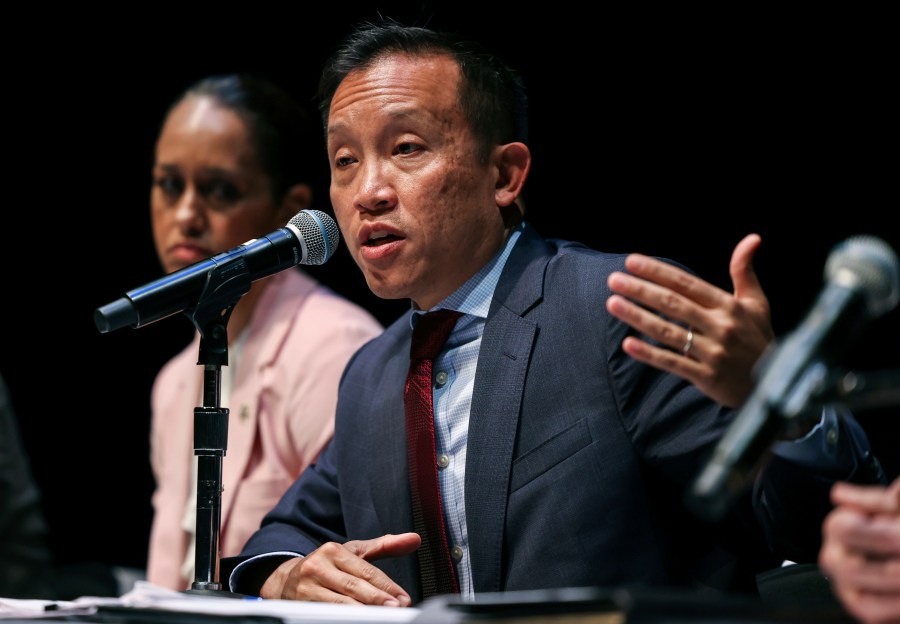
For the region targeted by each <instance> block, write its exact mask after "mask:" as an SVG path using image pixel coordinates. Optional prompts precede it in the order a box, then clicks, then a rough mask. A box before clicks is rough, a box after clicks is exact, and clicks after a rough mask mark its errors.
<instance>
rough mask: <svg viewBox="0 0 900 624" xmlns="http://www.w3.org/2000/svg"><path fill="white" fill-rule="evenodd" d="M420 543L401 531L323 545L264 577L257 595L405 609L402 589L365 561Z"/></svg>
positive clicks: (407, 550) (406, 550) (408, 549)
mask: <svg viewBox="0 0 900 624" xmlns="http://www.w3.org/2000/svg"><path fill="white" fill-rule="evenodd" d="M421 542H422V540H421V538H420V537H419V535H418V534H417V533H401V534H399V535H383V536H381V537H379V538H376V539H371V540H352V541H349V542H346V543H345V544H338V543H336V542H329V543H327V544H323V545H321V546H320V547H319V548H317V549H316V550H314V551H313V552H311V553H310V554H309V555H307V556H305V557H297V558H295V559H289V560H287V561H285V562H284V563H282V564H281V565H280V566H279V567H278V568H276V570H275V571H274V572H273V573H272V574H271V575H270V576H269V578H268V579H266V582H265V583H264V584H263V586H262V589H261V590H260V596H261V597H263V598H279V599H287V600H312V601H316V602H336V603H343V604H359V605H379V606H387V607H408V606H410V605H411V604H412V600H411V599H410V597H409V594H408V593H407V592H406V590H404V589H403V588H402V587H400V586H399V585H397V584H396V583H395V582H394V581H392V580H391V578H390V577H389V576H388V575H387V574H385V573H384V572H382V571H381V570H380V569H378V568H376V567H375V566H374V565H372V564H371V563H369V562H370V561H374V560H376V559H382V558H385V557H400V556H403V555H408V554H410V553H412V552H414V551H415V550H416V549H417V548H418V547H419V546H420V544H421Z"/></svg>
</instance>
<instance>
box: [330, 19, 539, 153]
mask: <svg viewBox="0 0 900 624" xmlns="http://www.w3.org/2000/svg"><path fill="white" fill-rule="evenodd" d="M397 52H400V53H404V54H410V55H414V56H421V55H428V54H443V55H447V56H450V57H452V58H453V59H454V60H455V61H456V63H457V64H458V65H459V68H460V71H461V72H462V80H461V81H460V90H459V101H460V104H461V106H462V110H463V114H464V115H465V116H466V118H467V119H468V121H469V124H470V126H471V129H472V132H473V134H474V135H475V138H476V140H477V141H478V144H479V157H480V158H481V159H482V160H484V159H486V158H487V155H488V153H489V152H490V150H491V149H492V148H493V146H495V145H499V144H503V143H511V142H514V141H521V142H523V143H527V142H528V113H527V97H526V95H525V85H524V83H523V81H522V78H521V77H520V76H519V75H518V73H517V72H516V71H515V70H513V69H512V68H511V67H509V66H508V65H507V64H506V63H505V62H503V61H502V60H501V59H500V58H498V57H497V56H495V55H493V54H491V53H489V52H488V51H487V50H485V48H484V47H483V46H481V45H480V44H479V43H477V42H474V41H471V40H469V39H466V38H464V37H462V36H459V35H456V34H454V33H450V32H440V31H436V30H431V29H428V28H424V27H419V26H404V25H401V24H399V23H397V22H395V21H392V20H390V19H387V20H384V21H382V22H380V23H371V22H365V23H363V24H360V25H358V26H357V27H356V28H355V29H354V30H353V31H352V33H351V34H350V35H349V36H348V37H347V38H346V39H345V40H344V42H343V44H342V45H341V46H340V47H339V48H338V50H337V51H336V52H335V53H334V54H333V55H332V57H331V58H330V59H329V60H328V62H327V63H326V64H325V67H324V69H323V71H322V75H321V77H320V79H319V88H318V94H317V97H318V101H319V113H320V114H321V116H322V123H323V124H327V123H328V111H329V108H330V107H331V99H332V98H333V97H334V92H335V91H336V90H337V88H338V85H340V83H341V81H342V80H343V79H344V78H345V77H346V76H347V74H349V73H350V72H352V71H355V70H359V69H364V68H366V67H368V66H369V65H371V64H372V63H373V62H374V61H375V60H376V59H378V58H379V57H381V56H383V55H385V54H389V53H397Z"/></svg>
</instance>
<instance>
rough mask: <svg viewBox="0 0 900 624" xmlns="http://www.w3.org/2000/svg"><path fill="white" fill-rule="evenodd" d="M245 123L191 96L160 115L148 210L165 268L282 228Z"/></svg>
mask: <svg viewBox="0 0 900 624" xmlns="http://www.w3.org/2000/svg"><path fill="white" fill-rule="evenodd" d="M251 138H252V137H251V136H250V134H249V132H248V129H247V126H246V125H245V123H244V121H243V120H242V119H241V118H240V117H239V116H238V115H237V114H236V113H235V112H234V111H232V110H229V109H227V108H223V107H221V106H220V105H218V104H217V103H216V102H215V101H214V100H213V99H211V98H209V97H205V96H193V97H188V98H187V99H185V100H183V101H182V102H180V103H179V104H178V105H177V106H176V107H175V108H174V109H173V110H172V111H171V112H170V114H169V116H168V117H167V118H166V121H165V124H164V126H163V129H162V131H161V132H160V135H159V138H158V140H157V143H156V159H155V162H154V165H153V189H152V192H151V196H150V214H151V219H152V225H153V239H154V243H155V244H156V252H157V254H158V256H159V259H160V262H161V264H162V266H163V268H164V269H165V271H166V273H171V272H172V271H176V270H178V269H181V268H184V267H186V266H188V265H190V264H193V263H195V262H198V261H200V260H204V259H206V258H208V257H210V256H214V255H216V254H219V253H222V252H224V251H228V250H230V249H233V248H234V247H237V246H238V245H241V244H242V243H245V242H247V241H248V240H250V239H253V238H257V237H259V236H263V235H265V234H268V233H269V232H271V231H273V230H275V229H277V228H279V227H281V226H283V225H284V222H285V221H286V218H283V215H282V214H281V212H282V211H280V210H279V209H278V206H276V205H275V202H274V199H273V197H272V192H271V188H270V180H269V177H268V175H267V174H266V173H265V172H264V171H263V170H262V168H261V166H260V163H259V161H258V158H257V155H256V153H255V149H254V144H253V141H252V140H251Z"/></svg>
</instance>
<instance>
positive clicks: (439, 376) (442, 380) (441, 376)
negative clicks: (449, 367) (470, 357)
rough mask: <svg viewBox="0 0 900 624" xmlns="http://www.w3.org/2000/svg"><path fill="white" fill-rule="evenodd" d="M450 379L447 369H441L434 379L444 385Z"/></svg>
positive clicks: (438, 383)
mask: <svg viewBox="0 0 900 624" xmlns="http://www.w3.org/2000/svg"><path fill="white" fill-rule="evenodd" d="M448 379H450V375H448V374H447V373H446V372H445V371H441V372H439V373H438V374H437V375H435V376H434V381H435V383H437V385H439V386H443V385H444V384H445V383H447V380H448Z"/></svg>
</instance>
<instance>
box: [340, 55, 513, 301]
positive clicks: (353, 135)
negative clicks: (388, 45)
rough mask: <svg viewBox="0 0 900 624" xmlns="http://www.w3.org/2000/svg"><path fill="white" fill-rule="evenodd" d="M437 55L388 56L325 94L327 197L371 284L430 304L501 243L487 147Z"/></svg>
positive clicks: (452, 74)
mask: <svg viewBox="0 0 900 624" xmlns="http://www.w3.org/2000/svg"><path fill="white" fill-rule="evenodd" d="M459 80H460V71H459V68H458V66H457V65H456V63H455V62H454V61H453V59H452V58H450V57H448V56H443V55H428V56H409V55H405V54H389V55H386V56H384V57H382V58H380V59H378V60H376V61H375V63H373V64H372V65H371V66H370V67H368V68H366V69H363V70H358V71H355V72H352V73H350V74H349V75H348V76H347V77H346V78H345V79H344V80H343V82H341V84H340V85H339V87H338V88H337V90H336V91H335V94H334V97H333V98H332V101H331V107H330V111H329V116H328V156H329V159H330V162H331V202H332V205H333V207H334V211H335V215H336V216H337V220H338V224H339V225H340V228H341V232H342V234H343V236H344V239H345V240H346V243H347V247H348V249H349V250H350V253H351V254H352V256H353V258H354V260H355V261H356V263H357V264H358V265H359V267H360V268H361V269H362V271H363V273H364V275H365V277H366V281H367V282H368V285H369V288H370V289H371V290H372V291H373V292H374V293H375V294H376V295H378V296H380V297H383V298H386V299H400V298H410V299H412V300H413V301H415V302H416V304H418V305H419V307H421V308H423V309H427V308H430V307H432V306H434V305H435V304H437V303H438V302H440V301H441V300H442V299H444V298H445V297H447V296H448V295H449V294H451V293H452V292H453V291H455V290H456V289H457V288H459V287H460V286H461V285H462V284H463V283H464V282H465V281H466V280H467V279H468V278H469V277H471V276H472V275H473V274H474V273H476V272H477V271H478V269H480V268H481V267H482V266H483V265H484V263H485V262H487V261H488V260H489V259H490V258H491V257H492V256H493V255H494V254H495V253H496V251H497V250H498V249H499V248H500V246H501V245H502V243H503V239H504V235H505V232H504V224H503V220H502V218H501V211H500V208H499V207H498V206H497V202H496V198H495V189H496V186H497V184H498V178H499V174H498V171H497V167H496V166H495V164H494V162H493V161H494V155H493V154H492V155H491V156H490V157H489V158H488V162H487V163H481V162H479V161H478V157H477V144H476V142H475V137H474V136H473V135H472V132H471V130H470V128H469V124H468V123H467V121H466V119H465V117H464V116H463V113H462V110H461V108H460V104H459V98H458V95H457V92H458V84H459Z"/></svg>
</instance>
